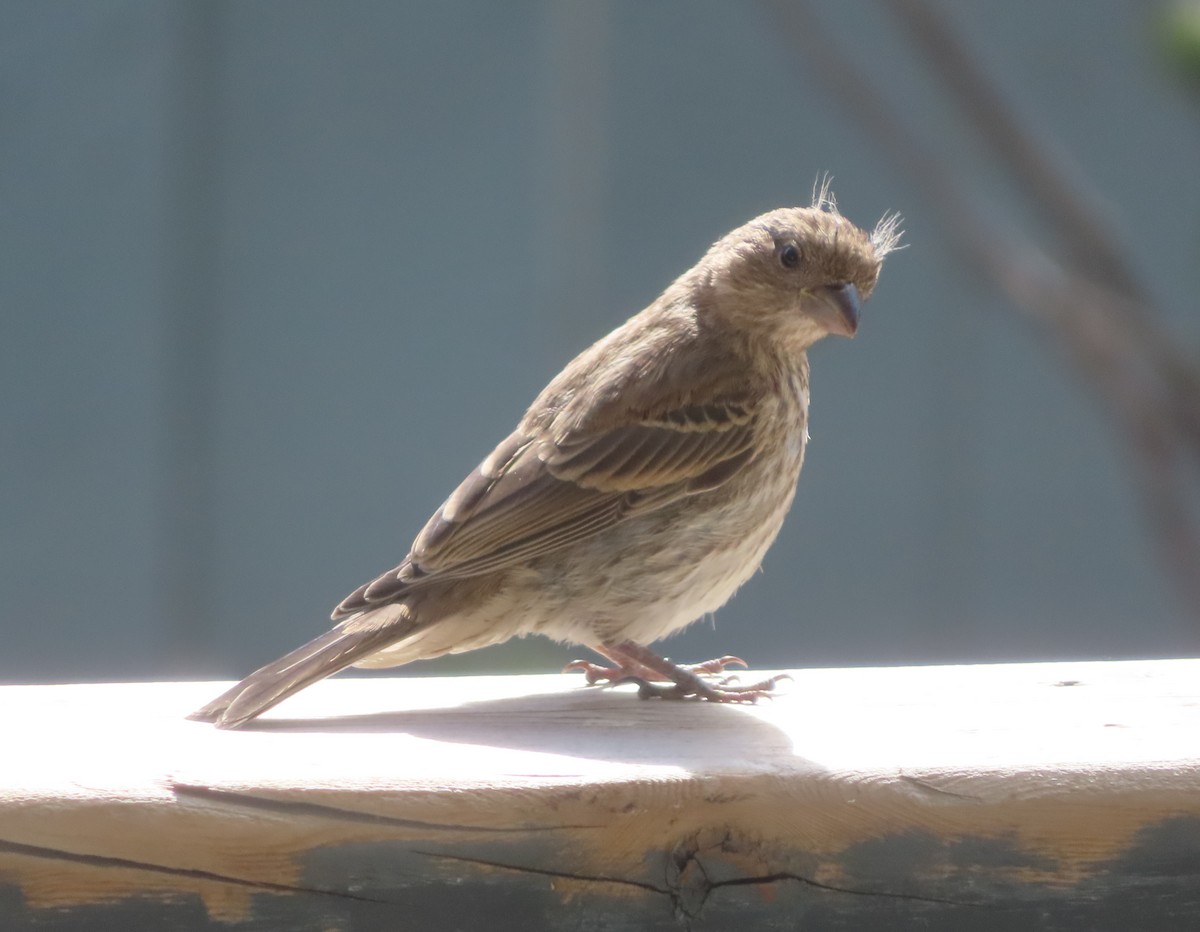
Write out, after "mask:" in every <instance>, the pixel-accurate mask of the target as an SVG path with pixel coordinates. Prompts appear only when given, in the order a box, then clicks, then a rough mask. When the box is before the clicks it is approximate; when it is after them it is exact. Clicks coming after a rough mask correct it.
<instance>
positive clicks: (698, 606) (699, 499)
mask: <svg viewBox="0 0 1200 932" xmlns="http://www.w3.org/2000/svg"><path fill="white" fill-rule="evenodd" d="M896 219H897V218H896V217H894V216H893V217H887V218H884V219H883V220H881V221H880V222H879V224H877V225H876V227H875V229H874V231H873V232H871V233H867V232H865V231H863V230H861V229H859V228H858V227H856V226H854V225H853V224H852V223H850V222H849V221H848V220H846V219H845V218H844V217H842V216H841V214H840V213H839V212H838V210H837V206H836V203H835V202H834V200H833V197H832V196H831V195H830V194H829V191H828V187H827V186H822V187H821V189H820V190H819V191H818V192H817V193H816V196H815V197H814V200H813V204H812V206H810V207H796V208H782V209H779V210H773V211H771V212H770V213H766V214H763V215H762V216H760V217H756V218H755V219H753V220H751V221H750V222H749V223H747V224H745V225H744V226H741V227H738V228H737V229H736V230H734V231H733V232H732V233H730V234H728V235H727V236H725V237H724V238H723V239H721V240H719V241H718V242H716V243H715V244H714V245H713V246H712V247H711V248H710V249H709V250H708V252H707V253H705V255H704V257H703V258H702V259H701V260H700V261H699V262H698V263H697V264H696V265H695V266H694V267H693V268H691V269H689V270H688V271H687V272H685V273H684V274H683V275H681V276H680V277H679V278H677V279H676V280H675V281H674V282H673V283H672V284H671V285H670V286H669V287H668V288H667V290H666V291H665V292H663V294H662V295H661V296H660V297H659V298H658V299H657V300H655V301H654V302H653V303H652V304H651V305H650V306H649V307H647V308H646V309H645V310H643V311H642V312H641V313H639V314H637V315H636V316H634V317H632V318H631V319H629V320H628V321H626V322H625V323H624V324H623V325H622V326H620V327H618V328H617V329H616V330H614V331H613V332H612V333H610V334H609V335H608V336H606V337H604V338H603V339H602V340H600V341H599V342H597V343H596V344H594V345H593V346H591V347H590V348H588V349H587V350H585V351H584V352H583V353H582V354H580V355H579V356H577V357H576V358H575V359H574V360H572V361H571V362H570V363H569V364H568V365H567V367H566V368H565V369H564V370H563V371H562V372H561V373H559V375H558V376H556V377H555V378H554V379H553V380H552V381H551V382H550V384H549V385H548V386H546V388H545V389H544V390H543V391H542V393H541V394H540V395H538V397H537V399H536V400H535V401H534V402H533V404H532V405H531V406H530V407H529V410H528V411H527V412H526V413H525V416H524V418H522V420H521V422H520V424H519V425H518V426H517V429H516V430H515V431H514V432H513V433H512V434H510V435H509V436H508V438H507V439H505V440H503V441H501V443H500V445H499V446H498V447H496V449H495V450H493V451H492V453H491V455H490V456H488V457H487V459H485V460H484V461H483V462H482V463H481V464H480V465H479V467H478V468H477V469H476V470H475V471H474V472H473V473H471V475H470V476H468V477H467V479H466V480H465V481H464V482H463V483H462V484H461V485H460V486H459V487H458V488H457V489H456V490H455V491H454V492H453V494H452V495H451V496H450V497H449V498H448V499H447V500H446V502H445V504H443V505H442V507H441V508H439V509H438V510H437V512H436V513H435V514H434V515H433V517H432V518H430V520H429V523H428V524H426V525H425V528H424V529H423V530H422V531H421V533H420V534H418V535H417V538H416V541H415V542H414V543H413V545H412V550H411V551H410V552H409V553H408V555H407V556H406V557H405V558H404V560H403V561H402V562H401V563H400V565H399V566H397V567H396V568H395V569H392V570H389V571H388V572H386V573H384V574H383V575H382V576H379V577H378V578H376V579H374V580H373V581H371V582H369V583H367V584H366V585H364V586H362V587H360V588H359V589H356V590H355V591H354V592H353V593H351V594H350V595H349V596H347V597H346V598H345V599H344V600H343V601H342V603H341V604H340V605H338V607H337V608H336V609H334V611H333V619H334V621H336V622H337V624H336V625H335V626H334V627H333V628H332V629H331V630H330V631H328V632H327V633H325V634H323V635H321V636H320V637H318V638H316V639H315V640H313V641H310V642H309V643H307V644H305V645H304V646H303V647H300V648H297V649H296V650H294V651H292V652H291V653H290V654H287V655H286V656H284V657H282V658H280V659H279V660H276V661H275V662H274V663H270V664H267V665H266V666H265V667H263V668H261V669H259V670H256V671H255V672H254V673H251V674H250V675H249V676H248V677H246V678H245V679H244V680H242V682H240V683H238V684H237V685H236V686H234V687H233V688H232V689H230V690H229V691H228V692H226V693H225V694H224V695H222V696H220V697H219V698H217V699H215V700H214V701H213V702H211V703H209V704H208V705H206V706H205V707H204V708H202V709H200V710H198V711H197V712H195V713H194V714H193V715H192V716H191V717H192V718H195V719H200V720H204V721H212V722H215V723H216V724H217V725H218V726H220V727H223V728H236V727H237V726H239V725H241V724H243V723H245V722H246V721H248V720H250V719H252V718H254V717H255V716H256V715H259V714H260V713H261V712H263V711H264V710H266V709H269V708H271V707H272V706H274V705H275V704H276V703H278V702H280V701H282V700H283V699H285V698H287V697H288V696H290V695H292V694H293V693H295V692H296V691H298V690H300V689H303V688H304V687H306V686H308V685H310V684H311V683H314V682H316V681H317V680H319V679H322V678H323V677H326V676H329V675H330V674H332V673H336V672H337V671H338V670H341V669H342V668H344V667H347V666H350V665H357V666H360V667H388V666H395V665H398V664H403V663H408V662H409V661H412V660H420V659H425V658H430V657H438V656H440V655H442V654H453V653H459V652H462V651H468V650H475V649H476V648H479V647H487V646H488V645H491V644H498V643H500V642H501V641H506V640H508V639H509V638H511V637H514V636H516V635H526V634H543V635H546V636H548V637H551V638H554V639H556V640H559V641H569V642H572V643H575V644H581V645H587V646H589V647H591V648H593V649H594V650H596V651H597V652H598V653H599V654H601V655H602V656H604V657H605V658H607V661H608V664H606V665H595V664H588V663H583V662H577V663H575V664H572V667H577V668H582V669H584V670H585V672H586V673H587V677H588V681H589V682H597V681H601V680H605V681H609V682H618V681H621V680H624V679H635V680H637V681H639V682H640V683H641V685H642V690H643V694H644V695H657V696H662V697H666V698H683V697H693V698H701V699H707V700H710V701H717V702H730V701H753V700H754V699H756V698H758V697H760V696H762V695H764V694H765V693H766V692H767V691H768V690H770V689H771V688H772V687H773V686H774V682H775V681H774V680H768V681H764V682H762V683H756V684H753V685H746V686H740V685H730V684H729V683H727V682H717V681H714V680H713V679H712V678H711V677H706V676H705V675H704V674H712V673H716V672H719V671H721V670H722V669H723V668H724V667H725V666H726V665H728V664H732V663H735V662H736V663H741V661H740V660H738V659H737V658H735V657H723V658H721V659H719V660H713V661H708V662H707V663H703V664H696V665H693V666H681V665H677V664H674V663H671V662H669V661H667V660H665V659H663V658H661V657H659V656H658V655H656V654H655V653H653V652H652V651H650V650H649V649H648V648H647V647H646V645H647V644H650V643H652V642H654V641H657V640H658V639H659V638H663V637H665V636H667V635H668V634H671V633H672V632H675V631H678V630H680V629H681V628H683V627H685V626H686V625H688V624H689V623H691V622H692V621H694V620H696V619H697V618H700V617H702V616H703V615H705V614H707V613H708V612H712V611H715V610H716V609H717V608H719V607H720V606H721V605H723V604H724V603H725V602H726V601H727V600H728V599H729V597H730V596H732V595H733V593H734V592H735V591H736V590H737V588H738V587H739V586H740V585H741V584H742V583H743V582H745V581H746V580H747V579H748V578H749V577H750V575H751V574H752V573H753V572H754V571H755V570H756V569H757V568H758V566H759V564H760V562H761V561H762V558H763V555H764V554H765V553H766V551H767V548H768V547H769V546H770V545H771V542H772V541H773V540H774V539H775V535H776V534H777V533H778V531H779V528H780V525H781V524H782V522H783V518H784V515H785V513H786V512H787V510H788V507H789V506H790V505H791V502H792V497H793V495H794V493H795V488H796V480H797V478H798V477H799V475H800V466H801V463H802V461H803V459H804V447H805V442H806V440H807V421H808V397H809V390H808V373H809V368H808V359H807V357H806V355H805V351H806V350H807V349H808V347H809V346H811V345H812V344H813V343H815V342H816V341H817V340H819V339H821V337H823V336H825V335H826V334H830V333H833V334H840V335H842V336H847V337H849V336H853V335H854V332H855V330H856V329H857V327H858V317H859V303H860V302H861V301H864V300H866V298H867V297H868V296H869V295H870V293H871V291H872V289H874V287H875V282H876V280H877V279H878V277H879V271H880V267H881V265H882V262H883V258H884V256H885V255H886V254H887V253H888V252H889V251H891V250H892V249H893V248H895V246H896V244H897V240H898V239H899V232H898V229H897V224H896ZM652 681H658V682H660V683H661V684H662V685H654V684H653V682H652Z"/></svg>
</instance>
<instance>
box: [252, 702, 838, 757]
mask: <svg viewBox="0 0 1200 932" xmlns="http://www.w3.org/2000/svg"><path fill="white" fill-rule="evenodd" d="M764 701H771V700H764ZM243 730H245V731H260V732H271V733H275V734H279V733H284V732H291V733H326V734H329V733H334V734H354V733H377V734H380V735H387V734H397V735H399V734H403V735H411V736H413V737H417V738H422V739H427V740H431V741H438V742H448V743H453V744H466V745H480V746H485V747H499V748H510V749H514V750H520V751H531V752H538V753H544V754H555V755H561V756H565V757H575V758H587V759H591V760H604V761H613V762H622V763H629V764H642V765H670V766H676V767H681V768H685V769H688V770H697V771H699V770H703V771H706V772H710V771H711V770H712V768H713V765H714V761H716V762H718V764H721V765H724V766H726V767H727V768H728V769H730V770H737V769H742V768H743V767H745V766H747V765H750V766H751V767H752V768H753V769H760V768H761V767H762V766H763V765H764V764H765V763H766V762H768V761H770V760H779V759H780V758H781V757H785V758H786V759H787V760H788V761H789V762H790V765H791V766H795V765H796V764H797V763H799V761H797V755H796V751H795V749H794V747H793V740H792V735H791V734H789V733H788V732H787V731H785V730H783V729H782V728H780V727H779V726H777V725H775V724H773V723H772V722H770V721H767V720H764V718H762V717H760V716H757V715H755V714H754V713H753V712H752V710H751V708H750V707H749V706H747V705H732V704H731V705H724V704H719V703H711V702H699V701H690V700H685V701H664V700H657V699H650V700H641V699H639V697H638V695H637V694H636V693H635V692H632V691H629V690H625V689H608V688H597V687H591V688H588V687H574V688H570V689H567V690H564V691H556V692H547V693H538V694H534V695H524V696H515V697H504V698H497V699H478V700H471V701H468V702H462V703H456V704H454V705H449V706H446V707H442V708H419V709H412V710H409V711H390V712H373V713H367V714H360V715H340V716H330V717H327V718H279V717H273V718H267V719H259V720H256V721H254V722H251V723H248V724H247V725H245V726H244V728H243ZM814 766H815V765H814Z"/></svg>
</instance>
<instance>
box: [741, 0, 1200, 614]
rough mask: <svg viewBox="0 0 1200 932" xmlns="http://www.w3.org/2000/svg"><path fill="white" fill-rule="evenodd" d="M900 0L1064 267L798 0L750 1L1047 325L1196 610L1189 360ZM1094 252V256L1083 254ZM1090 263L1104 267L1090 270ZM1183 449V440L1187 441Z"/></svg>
mask: <svg viewBox="0 0 1200 932" xmlns="http://www.w3.org/2000/svg"><path fill="white" fill-rule="evenodd" d="M893 2H894V3H898V4H901V5H902V12H903V13H904V15H905V16H907V17H909V23H910V29H911V31H913V32H914V34H919V35H918V39H919V41H920V43H921V46H922V48H924V49H925V51H926V55H927V57H928V58H929V59H930V60H931V63H932V64H934V65H935V67H937V68H938V69H939V72H940V73H941V74H942V77H943V83H945V84H947V85H948V86H951V87H953V88H955V89H956V93H957V94H958V96H959V98H960V102H961V103H962V104H963V106H964V108H965V109H966V110H968V112H969V113H970V114H971V117H972V119H973V120H975V121H976V122H977V124H978V126H977V128H978V129H980V131H981V132H984V133H985V134H986V135H985V138H987V139H988V140H989V142H990V144H991V146H992V148H993V149H994V150H995V151H996V152H997V153H998V154H999V155H1000V156H1001V159H1002V161H1003V162H1004V163H1005V165H1006V167H1007V168H1008V169H1009V171H1010V172H1011V173H1012V174H1013V175H1014V176H1015V177H1016V179H1017V181H1018V183H1019V184H1021V185H1022V186H1023V187H1024V188H1025V189H1026V190H1030V191H1032V192H1033V194H1034V196H1035V197H1036V198H1037V202H1036V203H1037V204H1038V206H1039V207H1041V208H1042V209H1043V210H1044V211H1045V212H1047V213H1048V215H1049V217H1050V220H1051V222H1052V223H1053V224H1054V226H1055V228H1056V229H1057V230H1058V232H1059V235H1060V237H1062V239H1063V240H1064V241H1065V243H1066V244H1067V245H1066V251H1067V253H1068V255H1069V256H1070V257H1072V258H1077V257H1083V258H1082V259H1081V261H1079V262H1077V263H1076V264H1077V265H1078V266H1079V268H1078V269H1072V268H1071V264H1072V263H1070V262H1067V263H1059V262H1055V261H1054V260H1052V259H1051V258H1050V256H1049V255H1048V254H1046V253H1045V252H1043V251H1039V250H1035V249H1033V248H1031V247H1029V246H1027V245H1018V242H1020V243H1021V244H1025V243H1027V242H1029V241H1031V239H1030V238H1023V239H1022V240H1020V241H1018V240H1017V239H1016V237H1012V236H1007V235H1004V234H1003V233H1001V231H1000V230H998V229H997V228H996V227H995V225H994V224H993V223H992V222H991V221H990V220H989V219H988V217H987V215H986V214H985V213H984V212H983V211H981V210H980V209H979V208H978V207H977V206H976V205H975V204H974V203H973V202H972V200H971V199H970V198H969V197H967V196H966V195H965V193H964V192H963V190H962V188H961V187H960V186H959V184H958V183H957V181H956V180H955V175H954V172H953V170H952V168H951V165H950V163H949V161H948V160H947V159H944V158H941V157H939V156H938V155H937V154H935V153H934V152H932V151H930V150H929V149H928V148H926V146H925V145H924V144H923V141H922V140H921V139H920V138H918V136H917V135H916V134H915V133H914V132H913V130H912V129H911V128H910V125H909V124H908V123H906V122H905V121H903V120H902V119H901V118H900V116H899V113H900V112H901V110H900V109H898V108H894V107H892V106H890V105H889V103H888V102H887V101H886V100H885V99H884V97H883V96H882V94H881V93H879V92H878V91H877V90H876V88H875V87H874V86H873V85H872V84H871V83H870V82H869V81H868V80H867V79H866V77H865V76H864V75H863V74H862V72H861V71H859V70H858V69H856V68H855V67H854V61H855V58H854V56H852V55H848V54H845V53H844V52H843V51H842V50H841V49H840V48H839V47H838V44H837V43H836V42H835V41H834V39H833V37H832V36H831V35H830V34H829V33H828V32H827V31H826V30H825V29H824V28H823V27H822V25H821V23H820V21H819V20H818V19H817V17H816V16H814V15H813V13H812V11H811V9H810V8H809V6H808V5H807V4H805V3H803V2H786V0H764V3H765V6H766V7H767V8H768V9H769V10H770V11H771V12H772V13H773V14H774V18H775V20H776V22H777V24H778V25H779V26H780V28H781V31H782V32H783V34H784V35H786V36H787V37H788V38H789V39H790V40H791V42H792V43H793V44H794V46H795V47H796V49H797V50H798V52H799V55H798V59H799V60H800V61H801V62H802V63H803V64H805V65H807V66H808V67H809V68H810V70H811V72H812V73H813V74H814V75H815V76H816V77H817V79H818V80H820V81H821V82H822V83H823V85H824V86H825V89H826V91H827V92H828V93H829V94H830V96H831V97H832V98H833V99H834V100H836V101H837V102H838V103H840V104H841V105H842V106H843V107H844V108H845V109H846V110H847V111H849V112H850V113H852V114H854V115H855V116H856V117H857V118H858V119H859V121H860V122H861V123H862V124H863V126H864V127H865V128H866V129H867V130H868V131H869V132H870V133H872V134H873V136H874V137H875V142H876V144H877V145H878V146H879V147H880V149H881V151H884V152H887V153H888V155H889V159H890V160H891V161H892V162H893V163H894V164H895V165H896V166H897V167H898V168H899V169H900V170H901V172H903V173H904V174H905V175H907V176H908V178H909V179H910V181H911V182H912V183H913V184H914V185H915V187H916V189H917V192H918V194H919V196H920V197H921V198H922V199H923V200H924V201H926V202H927V203H928V204H929V205H930V206H931V207H932V208H933V209H934V211H935V212H936V213H937V214H938V215H939V217H940V218H941V221H942V224H943V226H944V228H945V231H946V233H947V237H948V240H949V242H950V243H951V245H952V247H953V248H955V249H957V250H958V251H959V252H961V253H962V254H963V256H964V257H965V258H966V260H967V261H968V262H969V263H970V264H971V265H972V266H973V267H974V268H975V269H976V270H977V271H979V272H980V273H981V274H982V275H983V276H984V277H985V278H986V279H988V280H990V281H992V282H993V283H994V284H995V285H996V286H997V287H998V288H999V289H1000V290H1001V291H1002V292H1003V293H1004V294H1005V295H1006V296H1007V297H1008V299H1009V300H1010V302H1012V305H1013V307H1014V308H1015V309H1016V310H1019V311H1020V312H1021V313H1022V314H1023V315H1024V316H1025V317H1026V318H1027V319H1029V320H1030V321H1032V322H1034V323H1036V324H1037V325H1039V327H1040V328H1042V329H1044V330H1045V331H1047V332H1048V333H1050V334H1051V335H1053V336H1054V337H1055V338H1056V339H1057V341H1058V343H1059V345H1060V346H1061V347H1062V348H1063V349H1065V350H1066V351H1067V354H1068V356H1069V358H1070V359H1071V360H1072V362H1073V363H1074V364H1075V366H1076V367H1077V369H1078V370H1079V371H1080V373H1081V374H1082V375H1083V377H1084V378H1085V380H1086V381H1087V382H1088V383H1089V384H1090V385H1091V386H1092V387H1093V389H1095V390H1096V391H1098V392H1099V393H1100V395H1101V396H1102V398H1103V399H1104V404H1103V405H1102V408H1103V410H1104V411H1105V412H1107V413H1108V414H1109V416H1110V417H1111V419H1112V420H1113V423H1114V426H1115V427H1116V428H1117V430H1118V432H1119V434H1120V435H1122V436H1124V437H1125V438H1126V440H1127V441H1128V443H1127V445H1126V447H1127V451H1128V452H1129V454H1130V457H1131V467H1132V472H1133V478H1134V481H1135V483H1136V487H1137V490H1138V494H1139V499H1140V501H1141V504H1142V510H1143V514H1144V515H1145V516H1146V519H1147V523H1148V525H1149V528H1150V530H1151V533H1152V538H1153V541H1154V543H1155V546H1156V548H1157V549H1158V551H1159V554H1160V559H1161V560H1162V564H1163V566H1164V568H1165V569H1166V571H1167V572H1168V574H1169V575H1170V577H1171V579H1172V580H1173V583H1174V585H1175V587H1176V588H1177V590H1178V591H1179V592H1180V594H1181V595H1182V596H1183V598H1184V602H1185V604H1186V606H1187V608H1188V609H1189V610H1190V611H1191V612H1192V613H1193V614H1196V615H1198V616H1200V573H1197V571H1196V567H1197V566H1200V531H1198V529H1197V526H1196V522H1195V520H1194V519H1193V517H1192V515H1191V512H1190V509H1189V504H1190V500H1189V494H1188V487H1187V483H1186V481H1185V480H1184V479H1183V477H1182V475H1181V472H1182V469H1181V464H1182V462H1183V460H1184V459H1185V458H1186V457H1187V454H1188V453H1190V454H1191V456H1192V457H1193V458H1197V459H1200V404H1198V403H1197V402H1200V370H1198V369H1197V367H1196V366H1195V365H1194V364H1193V363H1192V361H1191V360H1190V359H1188V358H1187V357H1186V356H1184V355H1183V354H1181V353H1180V352H1179V351H1178V350H1177V349H1176V348H1175V347H1174V345H1173V344H1172V343H1171V341H1170V340H1169V339H1168V338H1167V337H1166V332H1165V329H1164V328H1163V327H1162V326H1161V325H1160V323H1159V320H1160V317H1159V315H1158V314H1157V313H1156V312H1155V310H1154V308H1153V306H1152V304H1151V302H1150V300H1149V299H1148V297H1147V296H1146V295H1145V294H1143V293H1142V291H1141V289H1140V287H1139V286H1138V285H1137V281H1136V276H1135V275H1134V274H1133V272H1132V270H1130V269H1128V268H1127V267H1126V266H1125V260H1124V257H1123V254H1122V252H1121V249H1120V246H1119V244H1117V243H1116V242H1115V240H1113V239H1112V238H1111V237H1110V236H1109V232H1108V230H1107V228H1106V226H1105V225H1104V224H1103V223H1102V222H1101V221H1100V219H1099V218H1098V217H1097V216H1096V215H1095V214H1093V212H1092V211H1091V208H1090V205H1088V204H1087V203H1085V202H1084V200H1083V198H1082V197H1081V196H1080V195H1078V194H1077V193H1076V192H1075V191H1074V185H1072V184H1069V183H1068V180H1067V179H1066V177H1065V175H1063V174H1062V173H1061V171H1060V170H1059V169H1058V167H1057V166H1056V165H1055V164H1054V162H1053V160H1052V159H1050V158H1049V156H1048V155H1047V154H1045V153H1044V152H1043V150H1042V149H1041V147H1040V146H1039V145H1038V143H1037V142H1036V140H1034V139H1033V137H1032V136H1031V135H1030V134H1028V133H1027V132H1026V131H1025V130H1024V128H1023V127H1022V126H1021V124H1020V122H1019V121H1018V120H1017V119H1016V118H1015V116H1014V115H1013V114H1012V113H1011V112H1010V111H1009V109H1008V108H1007V106H1006V105H1005V104H1004V103H1003V101H1002V99H1001V98H1000V96H999V94H998V93H997V92H996V91H995V90H994V89H993V88H992V87H991V86H990V84H989V83H988V82H987V80H986V78H985V77H984V76H983V74H982V73H981V72H979V71H978V70H977V69H976V68H975V66H974V64H973V63H972V62H971V59H970V57H969V55H967V53H966V52H965V50H964V49H963V48H962V47H961V46H960V45H959V44H958V42H957V39H956V38H955V37H954V35H953V33H952V32H951V31H950V29H949V28H948V26H947V25H946V24H945V22H944V21H942V20H941V19H940V18H939V16H938V14H936V13H935V12H934V10H933V9H932V8H931V7H929V6H928V5H926V4H925V3H923V2H922V0H893ZM1097 257H1100V258H1097ZM1098 261H1099V262H1101V265H1102V266H1105V268H1102V269H1098V268H1097V265H1096V263H1097V262H1098ZM1189 447H1190V450H1189V449H1188V448H1189Z"/></svg>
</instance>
